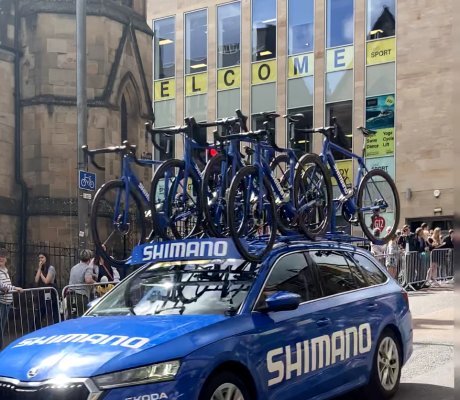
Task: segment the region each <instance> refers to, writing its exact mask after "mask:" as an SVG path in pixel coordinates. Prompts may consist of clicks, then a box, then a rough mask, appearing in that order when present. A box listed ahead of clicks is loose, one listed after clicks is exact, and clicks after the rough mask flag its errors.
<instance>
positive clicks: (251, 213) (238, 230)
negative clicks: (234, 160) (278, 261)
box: [227, 166, 277, 262]
mask: <svg viewBox="0 0 460 400" xmlns="http://www.w3.org/2000/svg"><path fill="white" fill-rule="evenodd" d="M262 193H263V198H262V200H260V196H261V194H262ZM227 220H228V225H229V230H230V235H231V237H232V238H233V241H234V242H235V245H236V247H237V249H238V251H239V252H240V254H241V255H242V256H243V257H244V258H245V259H246V260H248V261H253V262H259V261H261V260H262V259H263V258H264V257H265V256H266V255H267V254H268V253H269V252H270V250H271V249H272V248H273V244H274V242H275V238H276V229H277V217H276V207H275V200H274V196H273V191H272V188H271V187H270V183H269V181H268V179H267V178H266V177H264V179H263V182H260V178H259V171H258V170H257V168H256V167H254V166H247V167H243V168H241V169H240V170H239V171H238V173H237V174H236V175H235V178H233V180H232V183H231V185H230V191H229V195H228V207H227Z"/></svg>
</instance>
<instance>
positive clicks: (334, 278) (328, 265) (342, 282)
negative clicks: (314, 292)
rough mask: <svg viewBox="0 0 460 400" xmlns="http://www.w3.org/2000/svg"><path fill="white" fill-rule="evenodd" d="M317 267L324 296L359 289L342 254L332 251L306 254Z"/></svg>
mask: <svg viewBox="0 0 460 400" xmlns="http://www.w3.org/2000/svg"><path fill="white" fill-rule="evenodd" d="M308 254H309V256H310V257H311V259H312V262H313V263H314V264H316V265H317V268H318V272H319V275H320V277H321V280H322V286H323V289H324V295H325V296H333V295H335V294H338V293H343V292H348V291H350V290H355V289H358V288H359V287H360V284H359V283H358V282H356V280H355V278H354V276H353V274H352V272H351V270H350V267H349V264H348V261H347V260H346V259H345V257H344V256H343V255H342V254H339V253H335V252H332V251H321V250H320V251H311V252H309V253H308Z"/></svg>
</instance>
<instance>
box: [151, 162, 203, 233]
mask: <svg viewBox="0 0 460 400" xmlns="http://www.w3.org/2000/svg"><path fill="white" fill-rule="evenodd" d="M174 169H177V171H174ZM184 170H185V162H184V161H183V160H178V159H171V160H168V161H165V162H164V163H163V164H161V165H160V167H159V168H158V169H157V170H156V172H155V174H154V175H153V178H152V183H151V186H150V208H151V212H152V225H153V229H154V231H155V233H156V234H158V235H159V236H160V237H161V238H162V239H165V240H174V239H184V238H186V237H190V236H192V234H193V233H195V231H196V229H197V227H198V225H199V222H200V217H201V204H200V195H198V196H197V204H198V206H197V209H198V210H197V212H196V214H197V223H196V224H195V226H194V228H193V229H192V230H190V234H188V235H182V234H181V233H180V232H179V229H178V228H177V226H176V225H174V224H173V223H172V221H171V218H170V215H166V214H165V210H170V209H171V206H172V202H173V199H174V196H175V195H176V193H172V192H171V191H170V190H171V189H170V190H168V193H164V190H165V188H164V185H163V192H162V191H161V190H160V189H161V184H162V180H163V181H164V179H165V178H164V177H165V176H168V179H170V180H171V185H172V186H171V187H174V185H175V183H176V182H177V181H176V179H177V178H178V177H180V174H183V172H184ZM176 172H177V173H176ZM173 175H174V176H173ZM190 178H192V183H193V187H194V190H195V191H197V193H199V189H200V188H199V185H198V183H197V179H196V177H195V176H194V175H193V174H190ZM162 193H163V194H162ZM167 212H168V213H169V211H167Z"/></svg>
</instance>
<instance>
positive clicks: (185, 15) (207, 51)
mask: <svg viewBox="0 0 460 400" xmlns="http://www.w3.org/2000/svg"><path fill="white" fill-rule="evenodd" d="M203 11H205V12H206V29H207V32H209V9H208V7H203V8H199V9H197V10H191V11H186V12H184V14H183V19H184V22H183V29H184V32H183V41H184V42H183V43H184V45H183V49H182V51H183V54H182V57H183V60H184V62H183V68H184V77H185V76H187V75H194V74H203V73H207V74H209V34H208V33H206V71H197V72H189V73H187V15H190V14H195V13H199V12H203ZM190 68H191V66H190ZM206 94H207V93H206ZM184 96H185V91H184Z"/></svg>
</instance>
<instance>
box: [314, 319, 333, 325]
mask: <svg viewBox="0 0 460 400" xmlns="http://www.w3.org/2000/svg"><path fill="white" fill-rule="evenodd" d="M330 324H331V320H330V319H329V318H321V319H319V320H318V321H316V325H318V326H328V325H330Z"/></svg>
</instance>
